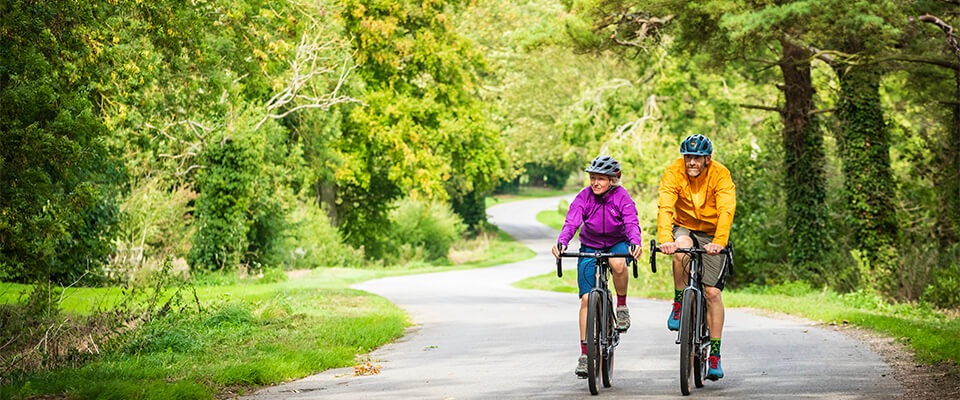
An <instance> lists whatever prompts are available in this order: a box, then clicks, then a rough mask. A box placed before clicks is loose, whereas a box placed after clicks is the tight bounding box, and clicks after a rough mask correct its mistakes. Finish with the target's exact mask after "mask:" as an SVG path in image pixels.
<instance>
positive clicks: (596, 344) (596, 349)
mask: <svg viewBox="0 0 960 400" xmlns="http://www.w3.org/2000/svg"><path fill="white" fill-rule="evenodd" d="M602 316H603V304H602V303H601V298H600V292H590V294H589V296H588V297H587V337H586V340H587V385H588V386H589V387H590V394H592V395H596V394H598V393H600V383H601V382H600V380H601V375H602V373H601V371H600V369H601V358H602V357H603V356H602V354H603V353H602V349H601V348H600V338H601V329H602V327H603V321H602V320H601V319H600V318H602Z"/></svg>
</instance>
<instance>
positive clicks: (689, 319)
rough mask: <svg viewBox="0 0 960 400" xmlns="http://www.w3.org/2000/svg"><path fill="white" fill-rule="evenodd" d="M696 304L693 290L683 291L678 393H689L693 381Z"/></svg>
mask: <svg viewBox="0 0 960 400" xmlns="http://www.w3.org/2000/svg"><path fill="white" fill-rule="evenodd" d="M696 320H697V306H696V298H695V295H694V291H692V290H685V291H684V292H683V302H682V303H681V306H680V393H683V395H684V396H686V395H689V394H690V386H691V385H690V384H691V383H693V375H694V369H695V366H694V364H695V363H694V358H696V354H697V349H696V348H695V347H694V345H695V344H694V336H695V333H696V332H695V331H696V326H695V324H696Z"/></svg>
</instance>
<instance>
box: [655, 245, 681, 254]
mask: <svg viewBox="0 0 960 400" xmlns="http://www.w3.org/2000/svg"><path fill="white" fill-rule="evenodd" d="M657 248H659V249H660V252H661V253H663V254H673V252H675V251H677V242H666V243H660V246H657Z"/></svg>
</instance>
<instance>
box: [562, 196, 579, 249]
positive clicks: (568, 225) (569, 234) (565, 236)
mask: <svg viewBox="0 0 960 400" xmlns="http://www.w3.org/2000/svg"><path fill="white" fill-rule="evenodd" d="M583 193H584V192H583V191H581V192H580V193H578V194H577V197H575V198H574V199H573V201H572V202H571V203H570V208H569V209H568V210H567V217H566V219H564V221H563V228H562V229H560V236H559V237H558V238H557V243H560V244H562V245H564V246H567V245H569V244H570V240H571V239H573V235H574V234H576V233H577V229H579V228H580V225H581V224H583V203H584V196H583Z"/></svg>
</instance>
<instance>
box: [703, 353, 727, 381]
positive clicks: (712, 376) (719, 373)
mask: <svg viewBox="0 0 960 400" xmlns="http://www.w3.org/2000/svg"><path fill="white" fill-rule="evenodd" d="M707 364H709V365H710V368H708V369H707V376H706V378H707V379H709V380H711V381H715V380H717V379H720V378H723V367H721V366H720V356H710V357H708V358H707Z"/></svg>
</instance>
